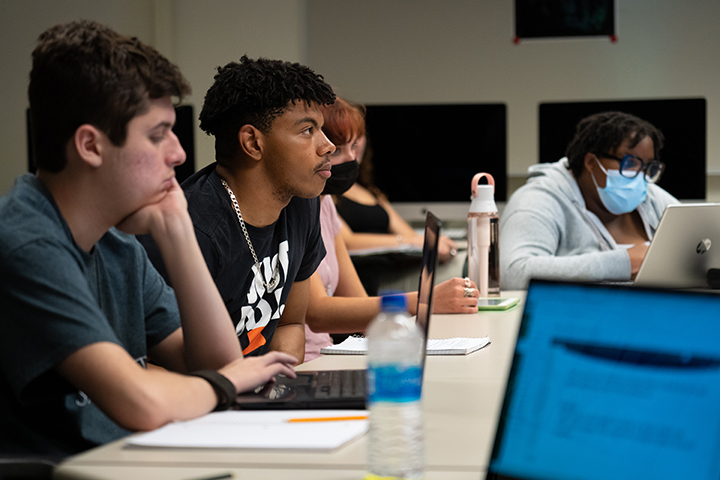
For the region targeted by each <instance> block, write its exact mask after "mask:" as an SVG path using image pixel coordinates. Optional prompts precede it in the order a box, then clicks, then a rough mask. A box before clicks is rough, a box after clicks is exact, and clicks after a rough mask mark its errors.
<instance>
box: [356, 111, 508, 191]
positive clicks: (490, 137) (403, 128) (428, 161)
mask: <svg viewBox="0 0 720 480" xmlns="http://www.w3.org/2000/svg"><path fill="white" fill-rule="evenodd" d="M367 132H368V143H369V145H370V146H371V148H372V151H373V156H372V162H373V171H374V179H375V183H376V185H377V186H378V187H379V188H380V190H382V191H383V193H385V195H387V197H388V199H389V200H390V201H391V202H468V201H470V182H471V180H472V177H473V175H475V174H476V173H478V172H488V173H490V174H491V175H492V176H493V178H494V179H495V200H497V201H504V200H505V199H506V198H505V197H506V195H507V185H506V162H507V146H506V143H507V140H506V138H507V121H506V107H505V104H500V103H498V104H455V105H368V106H367Z"/></svg>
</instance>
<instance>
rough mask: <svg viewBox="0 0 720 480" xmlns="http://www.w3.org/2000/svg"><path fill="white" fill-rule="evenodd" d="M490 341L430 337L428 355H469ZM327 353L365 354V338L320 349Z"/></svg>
mask: <svg viewBox="0 0 720 480" xmlns="http://www.w3.org/2000/svg"><path fill="white" fill-rule="evenodd" d="M489 343H490V337H480V338H463V337H455V338H431V339H429V340H428V341H427V354H428V355H469V354H471V353H473V352H476V351H478V350H480V349H481V348H483V347H484V346H486V345H488V344H489ZM320 353H324V354H327V355H366V354H367V338H365V337H348V338H346V339H345V340H344V341H343V342H342V343H338V344H337V345H330V346H329V347H324V348H322V349H320Z"/></svg>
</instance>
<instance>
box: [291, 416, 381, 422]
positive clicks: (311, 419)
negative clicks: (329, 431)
mask: <svg viewBox="0 0 720 480" xmlns="http://www.w3.org/2000/svg"><path fill="white" fill-rule="evenodd" d="M367 419H368V416H367V415H357V416H354V417H307V418H291V419H289V420H288V423H301V422H340V421H344V420H367Z"/></svg>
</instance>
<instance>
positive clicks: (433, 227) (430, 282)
mask: <svg viewBox="0 0 720 480" xmlns="http://www.w3.org/2000/svg"><path fill="white" fill-rule="evenodd" d="M441 225H442V222H440V220H438V218H437V217H435V216H434V215H433V214H432V213H430V212H427V215H426V218H425V241H424V245H423V258H422V268H421V270H420V284H419V285H418V305H417V323H418V326H419V327H420V329H421V330H422V331H423V332H425V347H427V339H428V330H429V329H430V313H432V306H433V289H434V287H435V269H436V267H437V263H438V242H439V240H440V226H441ZM424 362H425V356H423V363H424Z"/></svg>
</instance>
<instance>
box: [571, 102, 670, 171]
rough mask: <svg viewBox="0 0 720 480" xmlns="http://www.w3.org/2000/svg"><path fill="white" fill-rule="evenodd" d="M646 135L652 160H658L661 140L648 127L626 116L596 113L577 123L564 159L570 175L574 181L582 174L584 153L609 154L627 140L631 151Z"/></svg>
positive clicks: (646, 124) (640, 121)
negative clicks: (652, 148)
mask: <svg viewBox="0 0 720 480" xmlns="http://www.w3.org/2000/svg"><path fill="white" fill-rule="evenodd" d="M648 136H649V137H650V138H651V139H652V141H653V147H654V149H655V152H654V153H655V155H654V159H655V160H659V159H660V150H661V149H662V147H663V141H664V140H665V137H664V136H663V134H662V133H661V132H660V130H658V129H657V128H655V127H654V126H653V125H652V124H650V123H649V122H647V121H645V120H643V119H641V118H638V117H636V116H634V115H630V114H629V113H623V112H602V113H596V114H594V115H590V116H589V117H586V118H583V119H582V120H580V123H578V125H577V128H576V130H575V137H574V138H573V139H572V141H571V142H570V145H568V148H567V150H566V151H565V156H567V158H568V163H569V164H570V169H571V170H572V172H573V175H575V177H576V178H578V177H580V174H581V173H582V170H583V164H584V161H585V155H586V154H588V153H593V154H595V155H600V154H601V153H610V152H612V151H615V150H616V149H617V148H618V147H619V146H620V145H621V144H622V142H623V141H625V139H628V138H629V139H630V147H631V148H632V147H635V146H636V145H637V144H638V143H640V142H641V141H642V140H643V139H644V138H645V137H648Z"/></svg>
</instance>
